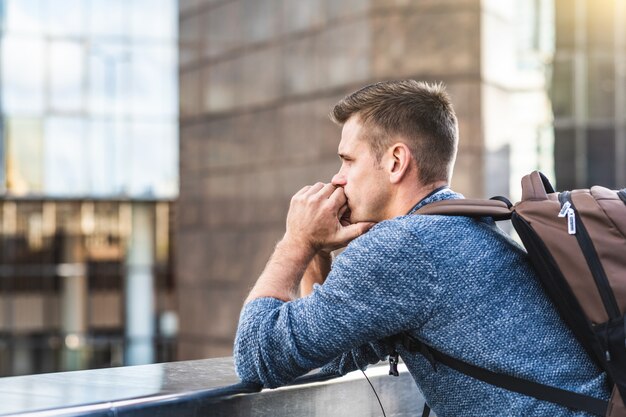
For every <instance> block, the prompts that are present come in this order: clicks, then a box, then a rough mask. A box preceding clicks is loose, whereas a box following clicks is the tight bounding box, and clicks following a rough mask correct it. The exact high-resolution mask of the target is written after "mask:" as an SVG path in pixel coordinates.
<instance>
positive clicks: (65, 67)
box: [49, 41, 84, 111]
mask: <svg viewBox="0 0 626 417" xmlns="http://www.w3.org/2000/svg"><path fill="white" fill-rule="evenodd" d="M49 53H50V107H51V109H52V110H57V111H79V110H81V109H82V98H83V91H82V89H83V82H84V68H83V62H84V55H83V47H82V44H80V43H78V42H65V41H59V42H51V43H50V49H49Z"/></svg>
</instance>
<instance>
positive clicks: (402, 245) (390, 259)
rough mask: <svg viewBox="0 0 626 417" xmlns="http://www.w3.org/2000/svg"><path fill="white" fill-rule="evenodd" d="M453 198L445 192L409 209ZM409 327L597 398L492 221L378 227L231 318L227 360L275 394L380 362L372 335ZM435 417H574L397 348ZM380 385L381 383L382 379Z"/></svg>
mask: <svg viewBox="0 0 626 417" xmlns="http://www.w3.org/2000/svg"><path fill="white" fill-rule="evenodd" d="M452 198H461V196H460V195H459V194H455V193H453V192H452V191H450V190H448V189H445V190H442V191H440V192H438V193H436V194H434V195H431V196H429V197H427V198H426V199H425V200H423V201H422V202H420V203H419V204H418V205H417V206H416V207H415V208H414V210H415V209H417V208H419V207H420V206H422V205H424V204H427V203H430V202H433V201H438V200H443V199H452ZM402 331H409V332H410V333H411V334H412V335H413V336H415V337H417V338H419V339H420V340H423V341H425V342H426V343H428V344H430V345H431V346H433V347H435V348H436V349H438V350H440V351H442V352H444V353H447V354H448V355H450V356H453V357H456V358H459V359H463V360H465V361H467V362H470V363H472V364H475V365H478V366H481V367H484V368H487V369H490V370H493V371H497V372H503V373H507V374H510V375H514V376H518V377H522V378H527V379H530V380H533V381H537V382H540V383H543V384H548V385H552V386H556V387H560V388H564V389H569V390H572V391H576V392H580V393H584V394H588V395H592V396H595V397H597V398H602V399H608V397H609V387H608V385H607V381H606V376H605V375H604V374H603V373H602V372H601V371H600V370H598V369H597V368H596V367H595V365H593V364H592V362H591V361H590V359H589V358H588V357H587V355H586V353H585V352H584V351H583V349H582V347H581V346H580V345H579V344H578V342H577V341H576V340H575V339H574V336H573V334H572V333H571V332H570V330H569V329H568V328H567V327H566V326H565V324H564V323H563V322H562V320H561V319H560V317H559V316H558V314H557V312H556V310H555V309H554V307H553V305H552V304H551V303H550V301H549V300H548V299H547V297H546V295H545V294H544V293H543V291H542V289H541V286H540V284H539V282H538V281H537V278H536V276H535V274H534V272H533V271H532V269H531V267H530V266H529V264H528V262H527V260H526V255H525V252H524V251H523V249H522V248H520V247H519V246H518V245H516V244H515V243H514V242H513V241H512V240H511V239H510V238H509V237H508V236H506V235H505V234H504V233H502V232H501V231H500V230H499V229H498V228H497V227H496V226H495V224H494V223H493V222H492V221H491V220H487V219H483V220H473V219H470V218H466V217H453V216H427V215H407V216H401V217H396V218H394V219H391V220H387V221H383V222H381V223H379V224H377V225H376V226H375V227H373V228H372V229H370V231H369V232H368V233H366V234H364V235H363V236H361V237H359V238H358V239H355V240H354V241H352V242H351V243H350V244H349V245H348V247H347V248H346V250H345V251H344V252H343V253H342V254H341V255H340V256H338V257H337V259H335V262H334V263H333V266H332V270H331V272H330V274H329V275H328V278H327V279H326V282H325V283H324V284H323V285H316V286H315V289H314V291H313V293H312V294H311V295H310V296H308V297H304V298H301V299H298V300H295V301H292V302H287V303H285V302H282V301H279V300H277V299H273V298H259V299H256V300H254V301H252V302H250V303H248V304H247V305H246V306H245V307H244V308H243V310H242V312H241V317H240V321H239V328H238V331H237V337H236V340H235V350H234V357H235V365H236V369H237V373H238V375H239V377H240V378H241V379H242V380H243V381H251V382H260V383H262V384H264V385H265V386H267V387H276V386H279V385H283V384H286V383H288V382H289V381H291V380H293V379H294V378H295V377H297V376H299V375H302V374H304V373H306V372H308V371H310V370H312V369H314V368H319V367H323V371H324V372H336V373H339V374H343V373H347V372H349V371H352V370H355V369H357V368H364V367H365V366H366V365H367V364H368V363H375V362H377V361H379V360H383V359H385V357H386V355H388V353H389V351H388V348H387V347H386V345H385V344H384V343H382V342H380V340H381V339H383V338H385V337H387V336H390V335H394V334H397V333H399V332H402ZM398 351H399V353H400V356H401V357H402V359H403V360H404V362H405V363H406V365H407V367H408V369H409V371H410V372H411V374H412V376H413V378H414V379H415V381H416V383H417V385H418V387H419V388H420V390H421V391H422V393H423V394H424V396H425V398H426V401H427V403H428V404H429V405H430V406H431V408H432V409H433V410H434V411H435V412H436V413H437V415H438V416H439V417H453V416H498V417H500V416H524V417H529V416H551V417H552V416H585V415H587V414H585V413H582V412H573V411H571V410H568V409H566V408H563V407H560V406H557V405H555V404H552V403H548V402H542V401H538V400H535V399H533V398H530V397H525V396H522V395H520V394H516V393H513V392H510V391H507V390H504V389H501V388H497V387H494V386H491V385H489V384H486V383H483V382H480V381H478V380H475V379H473V378H470V377H468V376H465V375H463V374H460V373H458V372H456V371H454V370H452V369H450V368H447V367H445V366H443V365H438V366H437V371H436V372H435V371H433V368H432V366H431V365H430V364H429V363H428V362H427V361H426V359H424V358H423V357H422V356H421V355H419V354H412V353H409V352H407V351H406V350H404V349H403V348H402V347H401V346H398ZM390 378H391V377H390Z"/></svg>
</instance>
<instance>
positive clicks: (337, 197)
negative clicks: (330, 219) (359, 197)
mask: <svg viewBox="0 0 626 417" xmlns="http://www.w3.org/2000/svg"><path fill="white" fill-rule="evenodd" d="M328 199H329V200H330V201H332V203H333V205H334V206H335V207H342V206H344V205H346V202H347V201H348V199H347V198H346V193H345V192H344V191H343V188H341V187H337V188H335V190H334V191H333V193H332V194H331V195H330V197H328ZM342 208H343V207H342ZM344 211H345V209H344ZM341 214H343V213H340V214H339V215H340V216H341Z"/></svg>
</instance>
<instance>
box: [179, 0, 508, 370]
mask: <svg viewBox="0 0 626 417" xmlns="http://www.w3.org/2000/svg"><path fill="white" fill-rule="evenodd" d="M501 3H502V2H500V1H482V2H481V1H480V0H463V1H458V0H455V1H452V0H423V1H409V0H395V1H394V0H350V1H335V0H300V1H287V0H284V1H283V0H228V1H215V0H214V1H207V0H186V1H182V0H181V1H180V6H179V7H180V29H179V30H180V42H181V49H180V120H181V124H180V200H179V204H178V206H177V225H176V227H177V229H176V230H177V241H176V247H177V269H176V272H177V277H178V278H177V279H178V282H177V291H178V297H179V298H178V299H179V311H180V340H179V350H178V354H179V359H193V358H201V357H211V356H222V355H230V354H231V352H232V341H233V337H234V333H235V328H236V324H237V320H238V313H239V310H240V308H241V305H242V302H243V300H244V298H245V296H246V294H247V292H248V291H249V289H250V288H251V286H252V285H253V283H254V282H255V280H256V278H257V277H258V275H259V274H260V272H261V271H262V269H263V267H264V264H265V262H266V261H267V259H268V257H269V255H270V254H271V252H272V249H273V246H274V245H275V243H276V242H277V241H278V240H279V239H280V237H281V236H282V234H283V232H284V219H285V215H286V213H287V208H288V205H289V199H290V198H291V196H292V195H293V193H295V192H296V191H297V190H298V189H300V188H301V187H302V186H304V185H306V184H310V183H313V182H316V181H318V180H321V181H329V180H330V178H331V176H332V175H333V174H334V173H335V172H336V170H337V169H338V168H339V159H338V158H337V156H336V151H337V145H338V143H339V137H340V129H339V128H338V127H336V126H334V125H333V124H332V123H331V122H330V120H329V119H328V117H327V115H328V112H329V111H330V109H331V107H332V105H333V104H334V103H335V102H337V101H338V100H339V99H340V98H341V97H343V96H344V95H345V94H347V93H349V92H351V91H353V90H355V89H357V88H358V87H361V86H363V85H365V84H368V83H371V82H375V81H379V80H385V79H397V78H415V79H420V80H427V81H443V82H444V83H445V84H446V85H447V87H448V91H449V93H450V94H451V96H452V99H453V102H454V103H455V106H456V111H457V114H458V118H459V126H460V138H461V139H460V149H459V156H458V159H457V164H456V169H455V172H454V177H453V187H454V188H455V189H456V190H458V191H460V192H462V193H464V194H465V195H466V196H470V197H482V196H484V195H485V193H486V192H487V191H499V192H503V193H505V194H506V193H508V182H507V179H508V176H509V172H508V157H509V155H508V153H507V152H502V146H495V147H493V146H492V147H491V148H488V147H487V143H486V139H485V125H487V126H489V127H490V129H491V130H490V135H491V136H490V137H491V138H492V139H491V140H492V142H493V141H494V140H497V139H498V138H500V137H505V138H506V135H502V134H501V131H500V130H498V129H500V127H499V126H498V125H497V124H495V125H494V123H492V122H491V121H490V120H487V121H486V119H485V115H484V108H485V106H486V105H487V104H486V102H488V104H489V105H490V106H495V107H497V106H498V104H500V103H502V102H503V100H504V101H505V100H507V97H508V96H507V94H508V93H509V91H510V88H509V87H510V86H509V85H507V82H506V80H505V81H503V80H501V79H498V78H497V76H498V73H497V71H496V72H495V74H494V71H492V72H491V73H490V72H489V71H486V68H485V62H486V61H485V60H486V59H487V58H489V56H486V55H485V53H484V51H483V50H482V45H483V44H484V42H485V37H486V36H489V37H492V36H496V37H497V36H498V34H497V33H496V32H497V31H500V30H504V31H506V30H507V29H506V28H507V23H508V21H507V19H509V17H508V15H507V14H506V13H501V12H500V10H499V9H498V8H499V7H501V6H499V5H500V4H501ZM486 20H489V21H495V22H496V25H491V26H489V28H485V21H486ZM486 30H491V32H486ZM496 61H497V57H496ZM490 93H491V94H490ZM494 138H495V139H494ZM504 149H505V150H506V149H508V148H506V147H505V148H504ZM487 161H491V164H492V165H495V166H502V167H505V169H504V172H503V171H502V170H498V169H496V170H495V171H494V170H493V169H491V168H489V166H488V165H487ZM494 173H495V174H496V175H494ZM498 177H501V178H504V181H502V180H501V178H500V179H499V178H498ZM498 181H500V182H498ZM494 184H499V185H496V186H494Z"/></svg>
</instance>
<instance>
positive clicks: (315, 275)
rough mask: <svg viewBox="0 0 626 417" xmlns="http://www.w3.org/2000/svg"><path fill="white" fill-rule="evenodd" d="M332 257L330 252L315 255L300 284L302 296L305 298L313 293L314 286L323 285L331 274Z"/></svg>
mask: <svg viewBox="0 0 626 417" xmlns="http://www.w3.org/2000/svg"><path fill="white" fill-rule="evenodd" d="M331 264H332V256H331V254H330V252H325V251H320V252H318V253H316V254H315V256H314V257H313V259H312V260H311V262H309V265H308V267H307V268H306V270H305V271H304V275H303V277H302V281H301V282H300V296H301V297H305V296H307V295H309V294H311V292H313V284H323V283H324V281H325V280H326V277H327V276H328V274H329V273H330V268H331Z"/></svg>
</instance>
